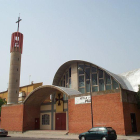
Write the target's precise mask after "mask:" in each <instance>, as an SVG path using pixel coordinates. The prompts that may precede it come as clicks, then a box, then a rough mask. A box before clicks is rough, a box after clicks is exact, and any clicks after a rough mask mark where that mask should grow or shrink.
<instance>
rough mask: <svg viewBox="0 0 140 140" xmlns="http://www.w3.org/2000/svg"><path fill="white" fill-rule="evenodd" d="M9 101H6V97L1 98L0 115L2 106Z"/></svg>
mask: <svg viewBox="0 0 140 140" xmlns="http://www.w3.org/2000/svg"><path fill="white" fill-rule="evenodd" d="M6 103H7V102H6V101H5V99H2V98H0V116H1V106H2V105H4V104H6Z"/></svg>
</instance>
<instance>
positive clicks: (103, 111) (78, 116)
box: [68, 93, 125, 134]
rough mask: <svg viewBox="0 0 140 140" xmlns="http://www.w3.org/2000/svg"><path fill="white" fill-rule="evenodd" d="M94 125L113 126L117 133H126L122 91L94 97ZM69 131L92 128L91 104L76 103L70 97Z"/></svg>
mask: <svg viewBox="0 0 140 140" xmlns="http://www.w3.org/2000/svg"><path fill="white" fill-rule="evenodd" d="M92 101H93V125H94V127H95V126H109V127H113V128H114V129H115V130H116V132H117V134H125V130H124V120H123V106H122V102H121V96H120V93H112V94H103V95H97V96H93V97H92ZM68 108H69V132H70V133H81V132H84V131H87V130H89V129H90V128H91V110H90V104H79V105H75V100H74V98H73V99H69V102H68Z"/></svg>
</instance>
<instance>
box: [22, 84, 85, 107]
mask: <svg viewBox="0 0 140 140" xmlns="http://www.w3.org/2000/svg"><path fill="white" fill-rule="evenodd" d="M56 91H60V92H62V93H64V94H66V95H68V96H71V95H79V94H82V93H81V92H79V91H77V90H74V89H70V88H65V87H59V86H54V85H44V86H40V87H38V88H36V89H35V90H33V91H32V92H31V93H30V94H29V95H28V97H27V98H26V99H25V100H24V102H23V104H32V105H39V104H41V103H42V102H43V101H44V100H45V99H46V98H47V97H48V96H50V95H51V94H53V93H55V92H56Z"/></svg>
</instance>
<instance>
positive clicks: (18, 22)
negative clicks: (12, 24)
mask: <svg viewBox="0 0 140 140" xmlns="http://www.w3.org/2000/svg"><path fill="white" fill-rule="evenodd" d="M21 20H22V19H20V15H19V17H18V21H16V23H18V28H17V32H19V22H20V21H21Z"/></svg>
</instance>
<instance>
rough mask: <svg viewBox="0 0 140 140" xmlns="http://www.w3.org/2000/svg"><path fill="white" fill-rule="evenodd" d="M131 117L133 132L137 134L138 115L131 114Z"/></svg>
mask: <svg viewBox="0 0 140 140" xmlns="http://www.w3.org/2000/svg"><path fill="white" fill-rule="evenodd" d="M130 116H131V126H132V132H137V125H136V115H135V113H131V114H130Z"/></svg>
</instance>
